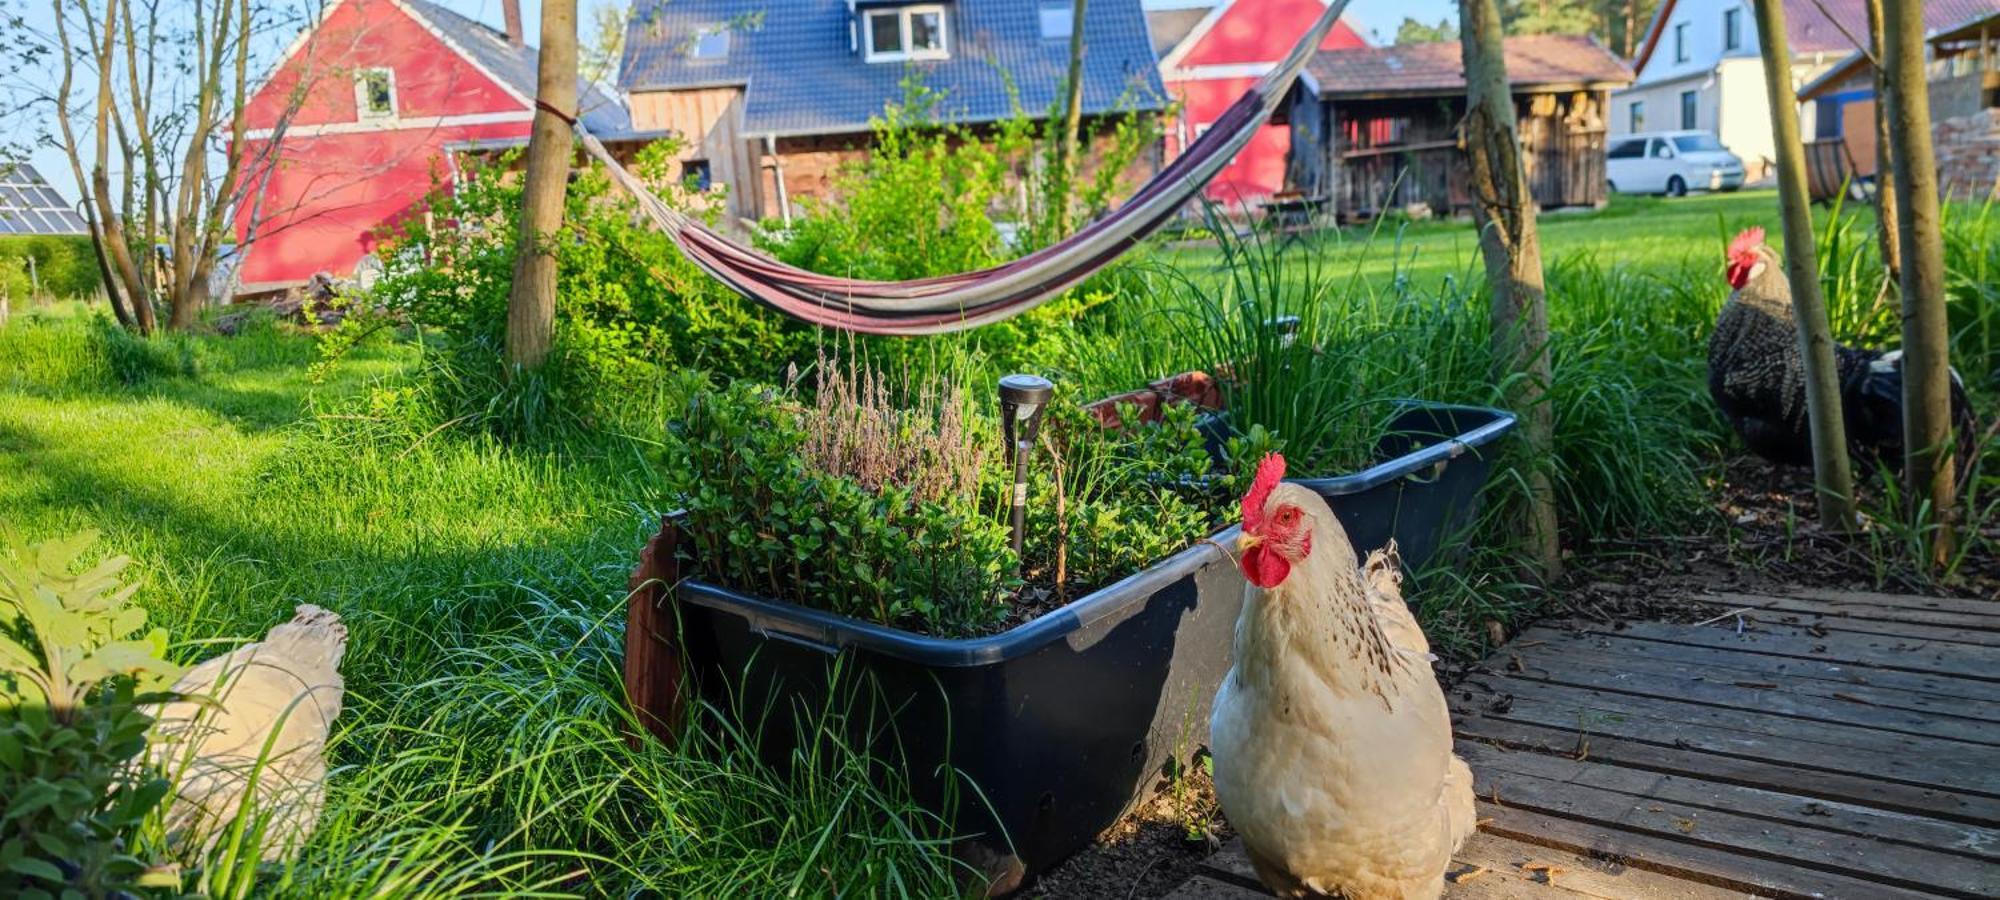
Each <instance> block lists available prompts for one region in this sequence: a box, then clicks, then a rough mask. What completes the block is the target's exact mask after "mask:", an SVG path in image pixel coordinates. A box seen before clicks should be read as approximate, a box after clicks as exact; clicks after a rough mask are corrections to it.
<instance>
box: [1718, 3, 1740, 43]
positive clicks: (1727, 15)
mask: <svg viewBox="0 0 2000 900" xmlns="http://www.w3.org/2000/svg"><path fill="white" fill-rule="evenodd" d="M1742 46H1743V10H1740V9H1725V10H1723V11H1722V49H1724V50H1735V49H1738V48H1740V47H1742Z"/></svg>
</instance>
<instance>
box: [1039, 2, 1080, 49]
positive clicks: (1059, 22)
mask: <svg viewBox="0 0 2000 900" xmlns="http://www.w3.org/2000/svg"><path fill="white" fill-rule="evenodd" d="M1038 12H1039V13H1040V16H1041V23H1042V38H1043V39H1045V40H1057V39H1061V38H1068V37H1069V36H1070V34H1071V33H1073V32H1074V31H1075V30H1076V7H1075V6H1073V5H1071V3H1070V2H1069V0H1042V5H1041V8H1040V10H1038Z"/></svg>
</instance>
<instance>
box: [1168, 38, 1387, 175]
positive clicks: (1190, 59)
mask: <svg viewBox="0 0 2000 900" xmlns="http://www.w3.org/2000/svg"><path fill="white" fill-rule="evenodd" d="M1165 7H1171V8H1165ZM1326 7H1327V3H1326V0H1220V2H1216V3H1204V2H1194V3H1189V4H1186V5H1182V4H1178V3H1175V4H1167V3H1161V4H1157V5H1155V6H1154V7H1153V8H1150V9H1148V11H1147V19H1148V22H1149V24H1150V25H1151V27H1152V31H1153V45H1154V47H1155V49H1156V50H1157V51H1158V52H1159V54H1160V80H1161V81H1164V82H1165V83H1166V86H1167V93H1168V94H1170V95H1172V96H1173V97H1174V98H1175V99H1176V100H1178V101H1180V103H1181V107H1182V108H1181V116H1180V119H1179V121H1176V122H1170V123H1168V125H1167V156H1168V158H1169V159H1171V158H1172V157H1174V156H1176V155H1178V154H1179V153H1180V152H1181V149H1182V148H1183V147H1186V146H1187V145H1188V144H1189V143H1190V142H1192V141H1193V140H1194V139H1195V137H1196V136H1197V135H1200V134H1201V133H1202V132H1203V131H1205V130H1207V128H1208V126H1209V125H1210V124H1211V123H1213V122H1214V121H1215V120H1216V118H1217V117H1219V116H1221V115H1222V111H1223V110H1225V109H1227V108H1228V107H1229V104H1231V103H1234V102H1236V99H1237V98H1238V97H1241V96H1243V92H1244V91H1247V90H1249V89H1250V88H1251V87H1252V86H1253V85H1255V84H1256V83H1257V79H1259V78H1261V77H1263V76H1264V73H1266V72H1269V71H1270V70H1271V69H1272V67H1274V66H1275V65H1277V63H1278V61H1279V60H1280V59H1283V58H1284V56H1285V54H1286V53H1287V52H1290V51H1291V49H1292V45H1293V44H1294V43H1295V42H1297V41H1298V39H1299V35H1301V34H1304V33H1305V31H1306V29H1307V28H1310V27H1311V26H1312V23H1313V22H1314V21H1316V20H1318V19H1319V17H1320V15H1321V14H1323V13H1325V12H1326ZM1366 46H1368V42H1367V41H1366V40H1363V39H1362V37H1361V34H1360V33H1359V32H1357V31H1355V30H1354V29H1353V28H1352V27H1349V25H1348V23H1347V22H1346V21H1345V20H1343V21H1340V22H1336V23H1334V26H1333V30H1332V31H1330V32H1328V33H1327V36H1326V40H1325V41H1324V42H1322V43H1321V44H1320V48H1321V49H1323V50H1345V49H1349V48H1353V47H1366ZM1290 141H1291V139H1290V137H1289V135H1288V134H1287V132H1286V129H1285V128H1284V126H1281V125H1267V126H1265V127H1264V128H1263V130H1261V131H1259V132H1258V133H1257V136H1256V137H1255V138H1253V139H1251V142H1250V145H1249V146H1247V147H1245V148H1243V152H1242V154H1241V155H1239V156H1237V157H1236V160H1235V161H1234V162H1231V163H1230V164H1229V166H1228V167H1227V168H1225V169H1223V170H1222V173H1221V174H1220V175H1218V176H1216V179H1215V180H1214V181H1212V182H1210V183H1209V185H1208V197H1209V199H1211V200H1214V201H1215V202H1217V203H1220V204H1223V205H1224V206H1227V207H1229V208H1232V209H1243V208H1254V206H1255V204H1257V203H1258V202H1260V201H1263V200H1265V199H1268V198H1269V197H1270V196H1271V195H1272V194H1275V193H1277V192H1278V191H1279V190H1282V189H1283V187H1284V184H1285V153H1286V151H1287V150H1288V149H1289V147H1290V145H1291V144H1290Z"/></svg>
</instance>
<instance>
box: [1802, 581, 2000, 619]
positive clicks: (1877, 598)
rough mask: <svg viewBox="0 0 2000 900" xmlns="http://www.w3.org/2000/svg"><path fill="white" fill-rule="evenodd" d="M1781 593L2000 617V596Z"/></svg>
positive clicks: (1823, 590) (1822, 590) (1824, 591)
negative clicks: (1988, 597) (1984, 597)
mask: <svg viewBox="0 0 2000 900" xmlns="http://www.w3.org/2000/svg"><path fill="white" fill-rule="evenodd" d="M1780 593H1782V595H1783V596H1787V597H1803V598H1809V599H1813V600H1823V601H1826V602H1828V603H1832V604H1834V605H1836V606H1838V605H1840V604H1842V603H1866V604H1870V605H1873V606H1889V607H1895V608H1898V609H1928V610H1938V611H1940V612H1955V613H1969V614H1971V615H1976V616H1991V617H1993V618H2000V599H1992V600H1980V599H1978V598H1975V597H1918V596H1914V595H1909V594H1884V593H1880V592H1878V591H1841V590H1834V589H1831V588H1792V589H1789V590H1786V591H1782V592H1780Z"/></svg>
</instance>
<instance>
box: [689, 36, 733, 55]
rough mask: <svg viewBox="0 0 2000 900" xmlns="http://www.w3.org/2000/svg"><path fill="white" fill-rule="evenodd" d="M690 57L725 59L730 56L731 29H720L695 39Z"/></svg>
mask: <svg viewBox="0 0 2000 900" xmlns="http://www.w3.org/2000/svg"><path fill="white" fill-rule="evenodd" d="M688 55H689V56H692V57H694V58H695V59H725V58H727V57H728V56H729V29H726V28H719V29H716V30H715V31H711V32H708V33H706V34H703V35H701V36H699V37H696V38H695V39H694V47H693V49H692V50H691V51H690V52H689V54H688Z"/></svg>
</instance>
